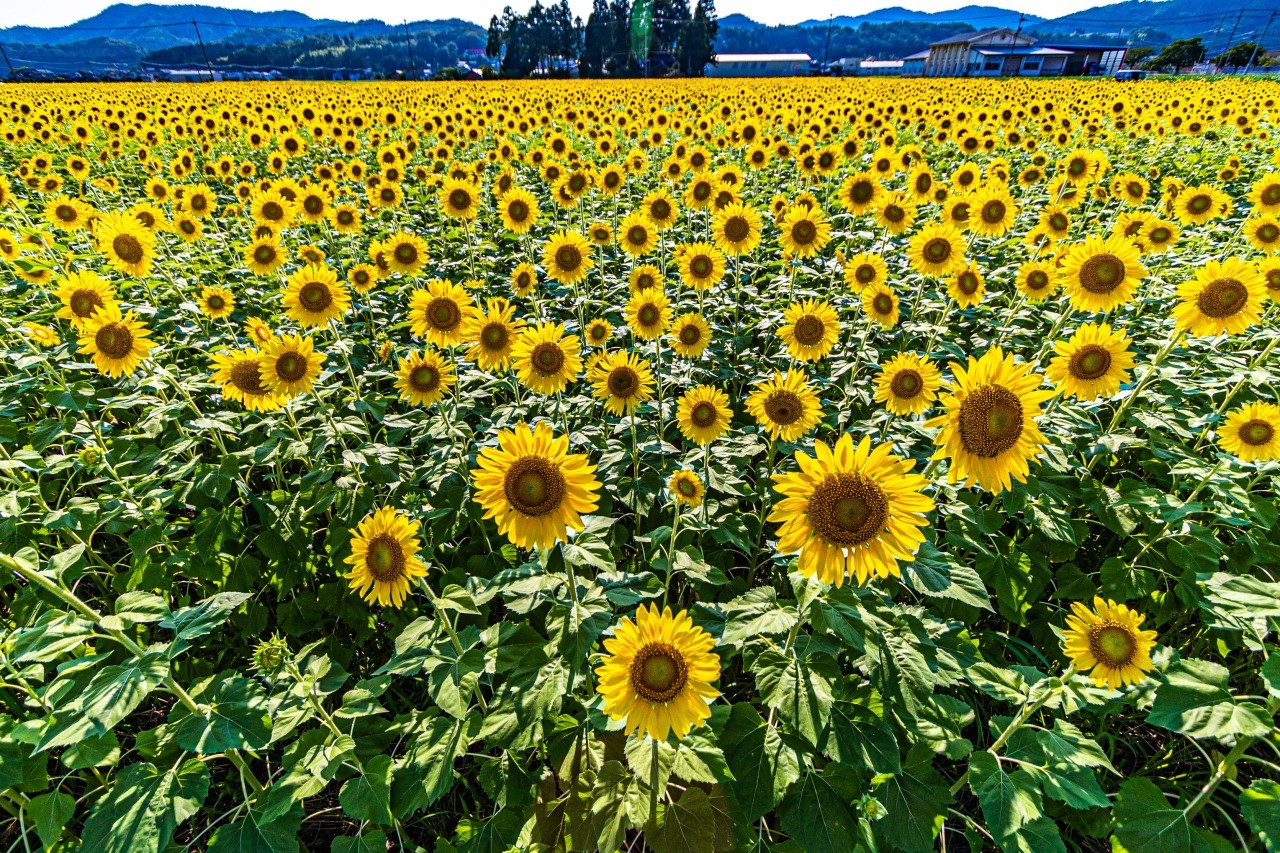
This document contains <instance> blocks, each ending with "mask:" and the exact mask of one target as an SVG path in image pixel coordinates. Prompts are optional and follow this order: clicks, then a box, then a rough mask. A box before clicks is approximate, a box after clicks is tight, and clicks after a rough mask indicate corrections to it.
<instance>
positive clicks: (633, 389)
mask: <svg viewBox="0 0 1280 853" xmlns="http://www.w3.org/2000/svg"><path fill="white" fill-rule="evenodd" d="M606 384H607V385H608V387H609V393H610V394H612V395H613V396H615V397H621V398H622V399H624V400H626V399H628V398H631V397H634V396H635V395H636V394H638V393H639V392H640V375H639V374H637V373H636V372H635V371H634V370H632V369H631V368H630V367H627V366H625V365H624V366H622V367H615V368H614V369H613V370H611V371H609V378H608V379H607V380H606Z"/></svg>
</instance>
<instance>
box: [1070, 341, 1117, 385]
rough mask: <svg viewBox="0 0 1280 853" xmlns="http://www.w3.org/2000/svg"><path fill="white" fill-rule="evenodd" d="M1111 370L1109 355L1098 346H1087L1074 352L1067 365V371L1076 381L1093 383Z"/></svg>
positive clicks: (1103, 348) (1104, 348) (1104, 349)
mask: <svg viewBox="0 0 1280 853" xmlns="http://www.w3.org/2000/svg"><path fill="white" fill-rule="evenodd" d="M1110 369H1111V353H1110V352H1108V351H1107V349H1106V347H1102V346H1099V345H1098V344H1087V345H1085V346H1083V347H1081V348H1080V349H1078V350H1076V352H1075V354H1074V355H1072V356H1071V360H1070V361H1069V362H1068V363H1067V370H1068V371H1070V373H1071V375H1072V376H1074V377H1075V378H1076V379H1083V380H1086V381H1093V380H1094V379H1100V378H1102V377H1103V376H1106V375H1107V371H1108V370H1110Z"/></svg>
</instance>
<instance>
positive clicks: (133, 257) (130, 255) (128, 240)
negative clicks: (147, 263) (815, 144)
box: [111, 234, 143, 264]
mask: <svg viewBox="0 0 1280 853" xmlns="http://www.w3.org/2000/svg"><path fill="white" fill-rule="evenodd" d="M111 249H112V251H114V252H115V253H116V256H117V257H119V258H120V260H122V261H124V262H125V263H126V264H137V263H141V262H142V258H143V249H142V243H141V242H140V241H139V240H138V238H137V237H135V236H133V235H132V234H117V235H116V236H115V238H114V239H113V240H112V241H111Z"/></svg>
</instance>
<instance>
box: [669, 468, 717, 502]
mask: <svg viewBox="0 0 1280 853" xmlns="http://www.w3.org/2000/svg"><path fill="white" fill-rule="evenodd" d="M667 491H669V492H671V497H672V499H674V500H675V502H676V505H677V506H687V507H690V508H692V509H697V508H698V507H700V506H702V498H703V497H704V496H705V495H706V494H707V487H706V486H704V485H702V478H701V477H699V476H698V475H697V474H695V473H694V472H693V471H690V470H689V469H688V468H681V469H680V470H679V471H676V472H675V473H674V474H672V475H671V479H669V480H667Z"/></svg>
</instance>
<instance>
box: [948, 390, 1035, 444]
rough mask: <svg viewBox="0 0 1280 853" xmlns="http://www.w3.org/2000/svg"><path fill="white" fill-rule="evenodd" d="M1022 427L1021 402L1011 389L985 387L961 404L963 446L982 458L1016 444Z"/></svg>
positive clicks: (970, 395)
mask: <svg viewBox="0 0 1280 853" xmlns="http://www.w3.org/2000/svg"><path fill="white" fill-rule="evenodd" d="M1022 428H1023V427H1022V401H1021V400H1019V399H1018V395H1016V394H1014V393H1013V392H1012V391H1010V390H1009V389H1008V388H1003V387H1001V386H999V385H983V386H982V387H980V388H978V389H977V390H975V391H974V392H973V393H971V394H969V396H967V397H965V400H964V402H963V403H961V404H960V443H961V444H963V445H964V449H965V450H967V451H969V452H970V453H972V454H973V455H975V456H978V457H980V458H982V459H994V458H995V457H997V456H999V455H1000V454H1001V453H1004V452H1005V451H1006V450H1009V449H1010V448H1012V447H1013V446H1014V445H1016V444H1017V443H1018V439H1019V438H1020V437H1021V436H1022Z"/></svg>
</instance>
